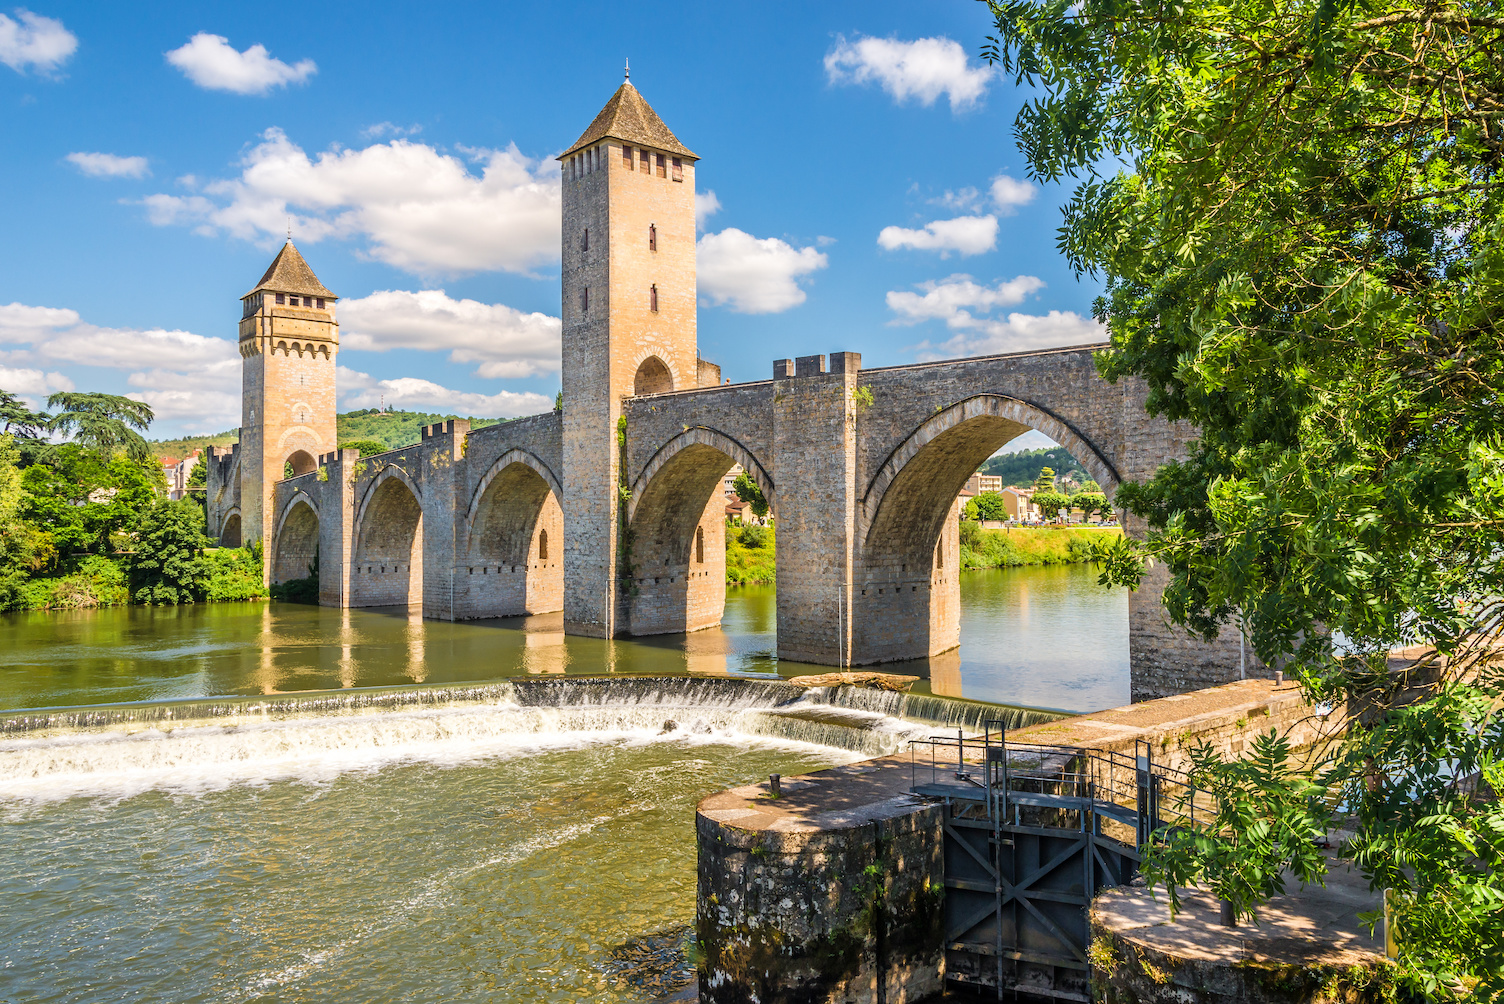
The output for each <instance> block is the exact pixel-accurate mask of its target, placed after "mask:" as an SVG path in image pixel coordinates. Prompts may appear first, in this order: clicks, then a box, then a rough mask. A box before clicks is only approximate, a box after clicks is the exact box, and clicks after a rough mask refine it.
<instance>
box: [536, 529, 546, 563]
mask: <svg viewBox="0 0 1504 1004" xmlns="http://www.w3.org/2000/svg"><path fill="white" fill-rule="evenodd" d="M538 560H539V561H547V560H548V531H547V530H539V531H538Z"/></svg>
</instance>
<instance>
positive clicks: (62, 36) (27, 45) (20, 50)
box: [0, 8, 78, 74]
mask: <svg viewBox="0 0 1504 1004" xmlns="http://www.w3.org/2000/svg"><path fill="white" fill-rule="evenodd" d="M77 50H78V38H77V36H75V35H74V34H73V32H71V31H69V30H68V29H67V28H64V27H63V22H61V21H57V20H54V19H53V18H50V17H43V16H42V15H40V14H33V13H32V12H31V11H29V10H25V9H24V8H23V9H20V10H17V11H16V16H15V18H14V19H13V18H9V17H6V16H5V15H4V14H0V63H4V64H5V65H6V66H9V67H10V68H11V69H12V70H15V71H16V72H17V73H25V72H26V70H27V69H28V68H31V69H34V70H36V71H37V72H38V73H43V74H50V73H52V72H54V71H55V70H57V68H58V67H60V66H62V65H63V64H64V63H66V62H67V61H68V57H69V56H71V55H73V53H74V52H76V51H77Z"/></svg>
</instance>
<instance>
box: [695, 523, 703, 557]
mask: <svg viewBox="0 0 1504 1004" xmlns="http://www.w3.org/2000/svg"><path fill="white" fill-rule="evenodd" d="M695 561H696V562H698V563H699V564H701V565H703V564H705V528H704V527H703V526H697V527H695Z"/></svg>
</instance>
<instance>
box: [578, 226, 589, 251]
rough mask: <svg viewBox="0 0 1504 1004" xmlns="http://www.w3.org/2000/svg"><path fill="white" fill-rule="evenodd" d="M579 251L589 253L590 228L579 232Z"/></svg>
mask: <svg viewBox="0 0 1504 1004" xmlns="http://www.w3.org/2000/svg"><path fill="white" fill-rule="evenodd" d="M580 250H581V251H589V250H590V228H589V227H586V228H585V229H584V230H582V231H581V232H580Z"/></svg>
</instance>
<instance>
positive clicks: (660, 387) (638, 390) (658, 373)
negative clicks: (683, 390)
mask: <svg viewBox="0 0 1504 1004" xmlns="http://www.w3.org/2000/svg"><path fill="white" fill-rule="evenodd" d="M673 389H674V377H673V374H671V373H669V371H668V367H667V366H665V365H664V364H663V360H662V359H659V358H658V357H657V356H648V357H647V358H646V359H644V360H643V361H642V365H641V366H639V367H637V376H636V378H634V379H633V381H632V393H633V394H662V393H664V392H665V391H671V390H673Z"/></svg>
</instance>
